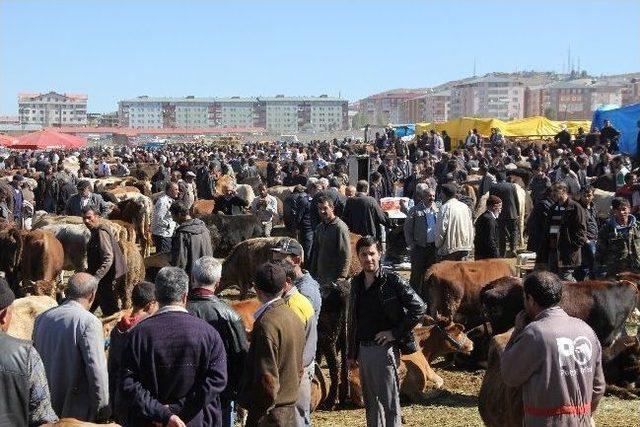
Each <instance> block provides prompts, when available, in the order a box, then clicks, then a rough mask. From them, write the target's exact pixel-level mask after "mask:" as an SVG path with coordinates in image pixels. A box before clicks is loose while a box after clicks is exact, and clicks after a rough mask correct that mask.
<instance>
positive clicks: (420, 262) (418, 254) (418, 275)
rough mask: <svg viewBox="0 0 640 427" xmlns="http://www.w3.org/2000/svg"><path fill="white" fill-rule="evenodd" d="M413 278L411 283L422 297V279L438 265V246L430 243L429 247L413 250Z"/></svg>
mask: <svg viewBox="0 0 640 427" xmlns="http://www.w3.org/2000/svg"><path fill="white" fill-rule="evenodd" d="M410 256H411V277H410V278H409V283H410V284H411V287H412V288H413V290H414V291H416V293H417V294H418V295H422V279H423V278H424V273H425V272H426V271H427V270H428V269H429V267H431V266H432V265H433V264H435V263H436V261H437V257H436V244H435V243H429V244H428V245H427V247H424V246H417V245H416V247H415V248H413V249H412V250H411V253H410Z"/></svg>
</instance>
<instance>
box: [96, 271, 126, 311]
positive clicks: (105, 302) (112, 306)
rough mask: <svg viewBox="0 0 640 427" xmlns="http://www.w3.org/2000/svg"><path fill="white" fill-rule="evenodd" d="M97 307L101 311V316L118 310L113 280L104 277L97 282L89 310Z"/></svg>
mask: <svg viewBox="0 0 640 427" xmlns="http://www.w3.org/2000/svg"><path fill="white" fill-rule="evenodd" d="M98 307H100V311H102V317H105V316H110V315H112V314H113V313H115V312H117V311H119V310H120V307H119V306H118V299H117V298H116V293H115V280H113V279H111V278H104V279H102V280H101V281H100V283H98V290H97V291H96V299H95V300H94V301H93V304H92V305H91V312H92V313H93V312H94V311H96V309H97V308H98Z"/></svg>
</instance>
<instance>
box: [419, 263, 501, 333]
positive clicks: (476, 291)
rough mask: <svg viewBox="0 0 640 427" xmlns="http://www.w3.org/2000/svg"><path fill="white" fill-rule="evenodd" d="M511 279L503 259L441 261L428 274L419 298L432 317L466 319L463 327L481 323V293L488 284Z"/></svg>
mask: <svg viewBox="0 0 640 427" xmlns="http://www.w3.org/2000/svg"><path fill="white" fill-rule="evenodd" d="M510 275H512V268H511V264H510V263H509V261H508V260H506V259H484V260H480V261H442V262H439V263H437V264H434V265H433V266H431V267H430V268H429V270H427V272H426V274H425V277H424V280H423V288H422V296H423V298H425V301H427V302H428V304H429V308H430V313H431V315H432V316H433V317H437V316H438V315H442V316H446V317H449V318H450V319H453V318H454V316H455V315H456V314H461V315H463V316H464V317H465V319H466V321H465V322H463V323H465V325H466V326H468V327H472V326H476V325H478V324H480V323H482V322H481V320H479V319H481V315H482V310H481V307H480V290H481V289H482V288H483V287H484V286H485V285H486V284H487V283H489V282H491V281H493V280H496V279H499V278H501V277H504V276H510Z"/></svg>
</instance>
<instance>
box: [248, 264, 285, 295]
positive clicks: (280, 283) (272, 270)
mask: <svg viewBox="0 0 640 427" xmlns="http://www.w3.org/2000/svg"><path fill="white" fill-rule="evenodd" d="M286 280H287V276H286V273H285V271H284V269H283V268H282V267H281V266H279V265H278V264H275V263H273V262H265V263H264V264H262V265H261V266H260V267H258V270H257V271H256V280H255V287H256V289H258V290H261V291H262V292H266V293H268V294H277V293H278V292H280V291H282V289H283V288H284V285H285V282H286Z"/></svg>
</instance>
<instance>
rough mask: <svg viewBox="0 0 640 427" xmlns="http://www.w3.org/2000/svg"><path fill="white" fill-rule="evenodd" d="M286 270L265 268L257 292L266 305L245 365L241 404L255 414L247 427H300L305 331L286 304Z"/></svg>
mask: <svg viewBox="0 0 640 427" xmlns="http://www.w3.org/2000/svg"><path fill="white" fill-rule="evenodd" d="M285 282H286V273H285V271H284V269H283V268H282V267H281V266H280V265H277V264H275V263H272V262H267V263H265V264H262V265H261V266H260V267H259V268H258V271H257V272H256V278H255V283H254V284H255V290H256V294H257V296H258V299H259V300H260V302H261V303H262V305H261V306H260V308H259V309H258V311H256V313H255V314H254V317H255V318H256V321H255V323H254V325H253V332H252V334H251V346H250V347H249V353H248V354H247V358H246V364H245V376H244V378H243V382H242V386H241V388H240V390H241V391H240V396H239V398H238V403H239V404H240V406H242V407H244V408H246V409H248V410H249V416H248V418H247V426H263V425H265V426H266V425H269V426H292V425H295V403H296V400H297V399H298V388H299V384H300V379H301V377H302V352H303V349H304V344H305V332H304V325H303V324H302V322H301V321H300V319H299V318H298V316H297V315H296V314H295V313H294V312H293V310H291V309H290V308H289V307H288V306H287V304H286V302H285V300H284V299H283V298H282V291H283V289H284V286H285Z"/></svg>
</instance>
